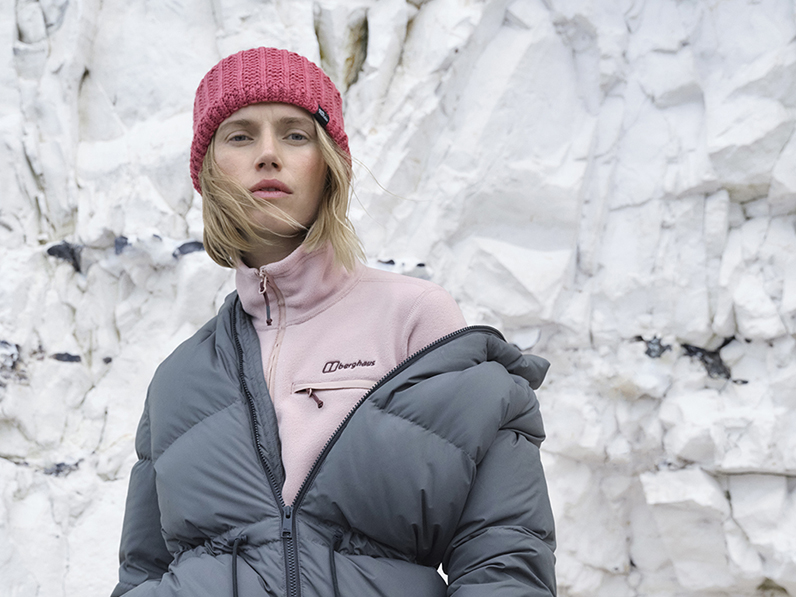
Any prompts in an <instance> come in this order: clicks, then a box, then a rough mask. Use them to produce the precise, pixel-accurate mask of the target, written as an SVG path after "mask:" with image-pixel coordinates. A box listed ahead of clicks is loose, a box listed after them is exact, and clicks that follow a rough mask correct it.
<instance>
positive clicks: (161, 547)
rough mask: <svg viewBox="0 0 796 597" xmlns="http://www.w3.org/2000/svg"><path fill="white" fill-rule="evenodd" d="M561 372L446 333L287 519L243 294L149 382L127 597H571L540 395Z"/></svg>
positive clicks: (347, 424) (127, 556)
mask: <svg viewBox="0 0 796 597" xmlns="http://www.w3.org/2000/svg"><path fill="white" fill-rule="evenodd" d="M547 366H548V364H547V362H546V361H544V360H543V359H539V358H537V357H530V356H523V355H522V354H521V353H520V352H519V351H518V350H517V349H516V348H515V347H513V346H511V345H509V344H507V343H506V342H505V341H504V340H503V339H502V337H501V336H500V334H499V333H498V332H497V331H495V330H494V329H492V328H488V327H484V326H479V327H471V328H465V329H463V330H460V331H459V332H457V333H455V334H451V335H449V336H447V337H445V338H442V339H441V340H439V341H438V342H436V343H434V344H432V345H431V346H429V347H427V348H426V349H424V350H423V351H421V352H420V353H418V354H416V355H414V356H412V357H410V358H409V359H407V360H406V361H404V362H403V363H401V364H400V365H399V366H398V367H396V368H395V369H394V370H393V371H392V372H391V373H390V374H388V375H387V376H386V377H385V378H383V379H382V380H381V381H380V382H379V383H378V384H376V386H374V388H372V389H371V390H370V391H369V392H368V393H367V394H366V395H365V397H364V398H363V400H362V401H361V402H360V403H359V405H358V407H357V408H356V409H355V410H354V411H352V414H350V415H349V416H348V417H347V418H346V420H345V421H344V422H343V423H342V425H341V426H340V428H338V430H337V431H336V432H335V434H334V435H333V437H332V438H331V439H330V440H329V443H328V444H327V445H326V447H325V448H324V450H323V451H322V453H321V455H320V456H319V458H318V460H317V461H316V463H315V465H314V466H313V468H312V470H311V472H310V474H309V476H308V477H307V478H306V479H305V480H304V483H303V485H302V487H301V489H300V490H299V493H298V495H297V497H296V499H295V501H294V503H293V505H292V506H286V505H285V503H284V501H283V499H282V494H281V489H280V488H281V486H282V480H283V478H284V473H283V470H282V467H281V460H280V447H279V439H278V438H279V436H278V432H277V423H276V420H275V416H274V410H273V406H272V404H271V400H270V398H269V395H268V389H267V388H266V385H265V380H264V379H263V373H262V365H261V359H260V347H259V341H258V338H257V334H256V332H255V330H254V328H253V327H252V325H251V322H250V321H249V318H248V315H246V313H245V312H244V311H243V310H242V308H241V306H240V302H239V300H238V299H237V297H236V295H235V294H234V293H233V294H232V295H230V297H229V298H228V299H227V302H226V303H225V305H224V307H223V308H222V309H221V311H220V312H219V314H218V316H217V317H215V318H214V319H212V320H211V321H210V322H208V323H207V324H206V325H205V326H204V327H203V328H202V329H201V330H199V332H197V333H196V334H195V335H194V336H193V337H192V338H191V339H189V340H188V341H186V342H185V343H183V344H182V345H181V346H180V347H179V348H178V349H177V350H176V351H175V352H174V353H173V354H172V355H171V356H170V357H169V358H168V359H166V361H164V362H163V364H162V365H161V366H160V368H159V369H158V371H157V373H156V374H155V377H154V379H153V381H152V384H151V385H150V388H149V395H148V397H147V402H146V405H145V409H144V413H143V416H142V418H141V422H140V425H139V428H138V435H137V438H136V450H137V452H138V456H139V461H138V462H137V463H136V464H135V466H134V468H133V471H132V474H131V479H130V489H129V493H128V497H127V509H126V512H125V519H124V530H123V533H122V543H121V551H120V558H121V568H120V573H119V576H120V582H119V584H118V585H117V587H116V589H115V590H114V592H113V596H114V597H116V596H119V595H122V594H126V595H128V597H133V596H135V597H142V596H151V597H155V596H158V597H166V596H169V597H172V596H177V595H180V596H191V597H202V596H208V597H210V596H213V597H218V596H220V595H239V596H240V597H255V596H260V597H265V596H280V597H282V596H286V597H300V596H304V597H314V596H325V597H332V596H335V597H337V596H346V597H361V596H379V597H409V596H411V597H417V596H423V597H442V596H445V595H450V596H456V597H469V596H473V595H484V596H487V595H490V596H491V595H501V596H505V597H509V596H517V597H535V596H550V595H555V576H554V556H553V549H554V531H553V517H552V513H551V509H550V504H549V501H548V496H547V487H546V484H545V479H544V473H543V471H542V465H541V462H540V459H539V445H540V444H541V442H542V440H543V438H544V431H543V427H542V419H541V416H540V413H539V406H538V403H537V400H536V397H535V395H534V392H533V390H532V388H537V387H538V386H539V384H540V383H541V382H542V379H543V377H544V374H545V372H546V370H547ZM440 563H441V564H442V566H443V569H444V570H445V571H446V573H447V574H448V581H449V583H450V585H449V586H446V584H445V582H444V581H443V580H442V578H441V577H440V576H439V575H438V574H437V572H436V568H437V567H438V566H439V565H440Z"/></svg>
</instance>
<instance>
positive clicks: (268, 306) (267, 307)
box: [257, 268, 273, 325]
mask: <svg viewBox="0 0 796 597" xmlns="http://www.w3.org/2000/svg"><path fill="white" fill-rule="evenodd" d="M257 275H258V276H260V294H262V295H263V298H264V299H265V323H266V324H267V325H271V322H272V321H273V320H272V319H271V302H270V301H269V300H268V292H267V290H266V288H265V286H266V284H268V275H267V274H266V273H265V270H264V269H263V268H260V269H259V271H258V272H257Z"/></svg>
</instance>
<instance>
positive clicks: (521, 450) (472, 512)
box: [443, 429, 556, 597]
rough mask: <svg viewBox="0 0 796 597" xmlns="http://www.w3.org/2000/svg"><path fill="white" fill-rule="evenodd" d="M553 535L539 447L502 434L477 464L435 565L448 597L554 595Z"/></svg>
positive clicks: (514, 434) (522, 437) (507, 431)
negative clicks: (458, 515) (440, 563)
mask: <svg viewBox="0 0 796 597" xmlns="http://www.w3.org/2000/svg"><path fill="white" fill-rule="evenodd" d="M554 549H555V530H554V523H553V513H552V510H551V508H550V501H549V499H548V495H547V484H546V482H545V478H544V471H543V469H542V463H541V460H540V455H539V448H538V447H537V446H536V445H534V443H532V442H531V441H530V440H529V439H528V438H527V437H526V436H525V435H524V434H521V433H517V432H516V431H514V430H511V429H502V430H501V431H499V432H498V434H497V436H496V439H495V441H494V443H493V444H492V446H491V447H490V449H489V450H488V451H487V453H486V454H485V456H484V458H483V460H482V461H481V462H480V463H479V465H478V468H477V472H476V478H475V480H474V483H473V485H472V488H471V491H470V495H469V497H468V499H467V503H466V505H465V509H464V512H463V515H462V517H461V520H460V523H459V526H458V528H457V530H456V534H455V536H454V539H453V541H452V542H451V544H450V546H449V547H448V550H447V551H446V553H445V557H444V559H443V569H444V570H445V572H446V573H447V574H448V583H449V587H448V596H449V597H473V596H476V595H478V596H484V597H486V596H488V595H501V596H502V597H511V596H516V597H543V596H544V597H550V596H551V595H552V596H554V595H555V594H556V580H555V570H554V566H555V557H554V555H553V550H554Z"/></svg>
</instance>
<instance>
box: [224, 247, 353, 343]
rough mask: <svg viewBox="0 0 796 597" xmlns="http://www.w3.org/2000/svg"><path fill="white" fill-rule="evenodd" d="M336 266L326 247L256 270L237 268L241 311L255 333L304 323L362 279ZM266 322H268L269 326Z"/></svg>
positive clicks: (298, 252) (301, 251) (297, 252)
mask: <svg viewBox="0 0 796 597" xmlns="http://www.w3.org/2000/svg"><path fill="white" fill-rule="evenodd" d="M363 270H364V266H362V265H361V264H359V263H357V265H356V267H355V268H354V270H353V271H348V270H347V269H345V268H344V267H343V266H342V265H340V264H339V263H338V262H337V261H336V260H335V256H334V249H332V247H331V245H330V244H326V245H324V246H322V247H319V248H317V249H315V250H314V251H312V252H307V250H306V249H305V248H304V245H301V246H300V247H298V248H297V249H296V250H295V251H293V252H292V253H291V254H290V255H288V256H287V257H285V258H284V259H282V260H280V261H276V262H274V263H269V264H267V265H264V266H262V267H260V268H253V267H248V266H246V265H244V264H240V265H239V266H238V268H237V270H236V274H235V286H236V288H237V290H238V296H239V297H240V300H241V304H242V305H243V310H244V311H246V313H248V314H249V315H250V316H251V318H252V323H253V324H254V327H255V329H257V330H258V331H267V330H269V329H275V328H278V327H283V326H287V325H295V324H298V323H301V322H303V321H306V320H307V319H309V318H311V317H313V316H314V315H316V314H318V313H320V312H321V311H323V310H325V309H328V308H329V307H330V306H332V305H333V304H334V303H336V302H337V301H339V300H340V299H341V298H342V297H343V296H345V295H346V294H347V293H348V291H350V290H351V288H353V286H354V284H355V283H356V281H357V280H358V279H359V278H360V277H361V276H362V272H363ZM269 320H270V322H269Z"/></svg>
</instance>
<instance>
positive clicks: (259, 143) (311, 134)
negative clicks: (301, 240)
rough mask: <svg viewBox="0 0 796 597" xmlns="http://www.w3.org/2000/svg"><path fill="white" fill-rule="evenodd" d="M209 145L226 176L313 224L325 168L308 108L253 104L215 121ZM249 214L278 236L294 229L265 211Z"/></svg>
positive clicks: (299, 220)
mask: <svg viewBox="0 0 796 597" xmlns="http://www.w3.org/2000/svg"><path fill="white" fill-rule="evenodd" d="M213 144H214V145H213V151H214V153H215V159H216V163H217V165H218V167H219V168H220V169H221V171H222V172H224V174H226V175H227V176H230V177H232V178H234V179H235V180H236V181H238V182H239V183H240V184H242V185H243V186H244V187H245V188H247V189H249V191H251V192H252V194H253V195H254V196H255V197H257V198H259V199H260V200H262V201H263V202H264V203H272V204H274V205H276V206H277V207H279V208H280V209H282V211H284V212H285V213H287V214H289V215H290V216H292V217H293V218H294V219H295V220H297V221H298V222H300V223H301V224H303V225H304V226H306V227H309V226H311V225H312V223H313V222H314V221H315V218H316V217H317V215H318V209H319V207H320V204H321V199H322V197H323V189H324V185H325V182H326V169H327V166H326V162H325V161H324V159H323V156H322V155H321V149H320V146H319V142H318V139H317V136H316V133H315V121H314V120H313V118H312V116H311V115H310V113H309V112H307V111H306V110H304V109H302V108H299V107H297V106H293V105H291V104H277V103H271V102H269V103H263V104H252V105H250V106H246V107H245V108H241V109H240V110H238V111H237V112H235V113H234V114H232V115H231V116H230V117H229V118H227V119H226V120H224V121H223V122H222V123H221V124H220V125H219V127H218V130H217V131H216V134H215V137H214V139H213ZM252 218H254V220H255V221H256V223H257V224H259V225H260V226H263V227H264V228H267V229H268V230H271V231H273V232H275V233H277V234H281V235H293V234H295V233H296V232H297V231H296V230H295V229H294V228H292V227H291V226H290V225H289V224H287V223H286V222H283V221H281V220H279V219H278V218H275V217H274V216H272V215H270V214H269V213H268V212H267V211H265V210H263V211H260V212H258V213H254V214H252Z"/></svg>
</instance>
